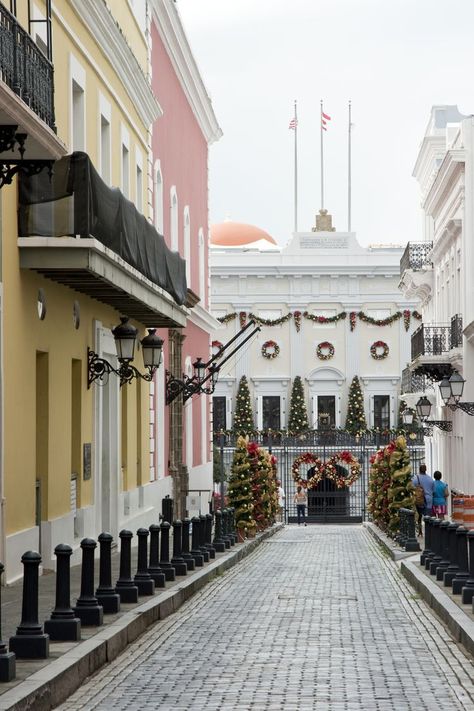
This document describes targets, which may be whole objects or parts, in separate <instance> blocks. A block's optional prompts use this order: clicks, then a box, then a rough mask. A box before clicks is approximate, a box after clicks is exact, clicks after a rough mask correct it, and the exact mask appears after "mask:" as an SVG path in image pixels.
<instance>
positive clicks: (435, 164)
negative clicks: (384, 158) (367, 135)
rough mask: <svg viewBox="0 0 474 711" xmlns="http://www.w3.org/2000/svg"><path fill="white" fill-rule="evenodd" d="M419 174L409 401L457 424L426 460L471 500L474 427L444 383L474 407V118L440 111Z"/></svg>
mask: <svg viewBox="0 0 474 711" xmlns="http://www.w3.org/2000/svg"><path fill="white" fill-rule="evenodd" d="M413 174H414V177H415V178H416V179H417V181H418V183H419V185H420V190H421V206H422V210H423V234H422V240H421V241H420V242H410V243H409V244H408V245H407V248H406V250H405V254H404V257H403V259H402V261H401V282H400V288H401V290H402V292H403V294H404V295H405V296H406V297H407V298H411V299H418V303H419V305H420V310H421V311H422V314H423V324H422V325H421V326H420V327H419V329H418V331H417V332H416V333H415V334H414V335H413V337H412V352H411V358H410V366H409V369H408V370H407V371H406V373H405V377H404V379H403V390H404V397H405V399H406V400H410V404H415V402H416V401H417V400H418V399H419V397H420V395H426V396H427V397H428V399H429V400H430V402H431V403H432V410H431V415H430V419H431V420H435V421H437V422H438V423H442V422H443V421H446V422H449V423H452V424H450V425H449V427H452V431H450V432H449V431H448V432H446V431H444V430H442V429H440V427H439V426H435V427H433V430H432V437H429V438H428V440H427V443H428V446H427V459H428V462H429V464H430V466H431V468H432V469H440V470H441V472H442V473H443V477H444V478H445V479H446V480H447V481H448V483H450V484H451V486H452V487H453V488H456V489H458V490H460V491H463V492H465V493H471V494H472V493H473V492H474V476H473V474H472V471H471V469H470V463H471V462H472V461H473V458H474V437H473V434H474V419H473V418H472V417H470V416H469V415H468V414H467V413H466V412H464V411H463V410H462V409H460V408H459V407H458V408H455V409H452V408H450V407H447V406H446V405H445V404H444V401H443V399H442V398H441V394H440V391H439V383H440V381H441V379H442V378H443V377H447V378H449V377H450V376H451V375H452V374H453V373H455V372H457V373H459V374H461V375H462V376H463V378H464V379H465V381H466V383H465V387H464V393H463V397H462V400H463V401H467V402H472V401H474V278H473V275H474V118H473V117H472V116H469V117H466V116H463V115H462V114H461V113H460V112H459V111H458V108H457V106H434V107H433V108H432V110H431V116H430V120H429V122H428V126H427V128H426V131H425V135H424V137H423V142H422V144H421V148H420V151H419V154H418V157H417V160H416V164H415V169H414V173H413ZM467 409H469V408H467ZM472 412H473V413H474V407H473V408H472Z"/></svg>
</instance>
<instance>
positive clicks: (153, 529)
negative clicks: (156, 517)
mask: <svg viewBox="0 0 474 711" xmlns="http://www.w3.org/2000/svg"><path fill="white" fill-rule="evenodd" d="M148 530H149V531H150V558H149V562H148V572H149V573H150V575H151V577H152V578H153V580H154V581H155V588H164V587H165V583H166V578H165V574H164V573H163V571H162V570H161V568H160V527H159V525H158V524H156V523H152V524H151V526H150V528H149V529H148Z"/></svg>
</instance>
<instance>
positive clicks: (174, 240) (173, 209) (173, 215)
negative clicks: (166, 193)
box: [170, 185, 179, 252]
mask: <svg viewBox="0 0 474 711" xmlns="http://www.w3.org/2000/svg"><path fill="white" fill-rule="evenodd" d="M170 235H171V244H170V247H171V249H172V251H173V252H177V251H178V249H179V243H178V196H177V194H176V187H175V186H174V185H173V187H172V188H171V190H170Z"/></svg>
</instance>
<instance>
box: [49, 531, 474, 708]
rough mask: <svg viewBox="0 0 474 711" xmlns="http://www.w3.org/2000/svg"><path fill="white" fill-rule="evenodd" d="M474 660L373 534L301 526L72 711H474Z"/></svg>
mask: <svg viewBox="0 0 474 711" xmlns="http://www.w3.org/2000/svg"><path fill="white" fill-rule="evenodd" d="M473 681H474V668H473V663H472V658H471V657H468V656H467V655H466V654H465V653H464V651H463V650H462V649H461V648H460V647H459V646H458V645H457V644H456V643H455V642H454V641H453V639H452V638H451V636H450V635H449V633H448V632H447V631H446V630H445V628H444V626H443V625H442V624H441V623H440V621H439V620H438V619H437V618H436V617H435V616H434V615H433V614H432V613H431V611H430V610H429V609H428V607H427V606H426V605H425V603H424V602H423V601H422V600H421V599H420V598H419V596H418V595H417V594H415V593H414V591H413V590H412V589H411V587H410V586H409V585H408V583H407V582H406V581H405V580H404V579H403V577H402V576H401V575H400V572H399V570H398V568H397V566H396V564H395V563H393V562H392V561H391V560H389V558H388V557H387V555H386V554H384V552H383V551H382V550H381V549H380V547H379V546H378V545H377V544H376V543H375V542H374V541H373V540H372V539H371V537H370V535H369V534H368V532H367V531H366V530H365V529H364V528H363V527H362V526H331V525H329V526H309V527H307V528H298V527H296V526H288V527H286V528H285V529H284V530H283V531H281V532H280V533H277V534H276V535H275V536H273V537H272V538H271V539H268V540H267V541H265V542H263V543H262V545H261V546H260V547H259V548H258V549H257V550H255V552H253V553H252V554H251V555H250V556H249V557H247V558H246V560H245V561H244V562H242V563H241V564H240V565H239V566H238V567H236V568H233V569H232V570H231V571H229V572H227V573H226V574H225V575H224V576H221V577H219V578H217V579H216V580H214V581H213V582H212V583H210V584H209V585H208V586H206V588H205V589H204V591H203V592H202V593H201V594H200V595H199V596H196V597H194V598H193V599H192V600H191V601H189V602H187V603H186V604H185V605H183V607H182V608H181V609H180V610H179V611H178V612H177V613H176V614H175V615H172V616H171V617H169V618H168V619H167V620H165V621H164V622H160V623H158V624H157V625H155V626H154V627H153V628H152V629H150V630H149V631H148V632H147V633H145V634H144V635H143V636H142V637H141V638H140V639H139V640H138V641H137V642H136V643H134V644H133V645H130V646H129V647H128V649H127V651H126V652H125V653H124V654H123V655H121V656H120V657H118V658H117V659H116V660H115V661H114V662H113V663H112V664H111V665H109V666H108V667H106V668H104V669H103V670H102V671H101V672H99V673H98V674H97V675H96V676H94V677H92V678H91V679H90V681H89V682H88V683H86V684H84V685H83V686H82V688H81V689H80V690H79V691H78V692H77V693H76V694H74V695H73V696H72V697H70V699H69V700H68V701H67V702H66V703H65V704H64V705H63V706H61V707H60V708H61V710H62V711H93V710H94V711H95V710H96V711H107V710H112V709H114V710H115V711H148V710H149V711H151V710H152V709H160V711H192V710H194V709H196V710H197V709H199V710H200V711H201V710H202V709H206V711H208V710H209V711H217V710H225V711H234V710H235V711H237V710H239V711H247V710H249V711H271V710H273V709H275V710H276V709H282V710H283V711H306V710H309V709H312V710H313V709H315V710H317V711H319V710H321V711H362V709H364V710H365V711H371V710H374V711H408V710H411V709H413V710H415V709H416V711H419V709H420V708H421V709H426V710H427V711H440V710H442V711H455V710H456V711H461V710H463V709H464V711H467V710H469V711H472V709H474V683H473Z"/></svg>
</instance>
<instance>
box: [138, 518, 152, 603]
mask: <svg viewBox="0 0 474 711" xmlns="http://www.w3.org/2000/svg"><path fill="white" fill-rule="evenodd" d="M149 535H150V531H149V530H148V528H139V529H138V531H137V536H138V556H137V572H136V573H135V577H134V578H133V582H134V583H135V585H136V586H137V588H138V594H139V595H154V594H155V581H154V580H153V578H152V577H151V575H150V573H149V572H148V543H147V538H148V536H149Z"/></svg>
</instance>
